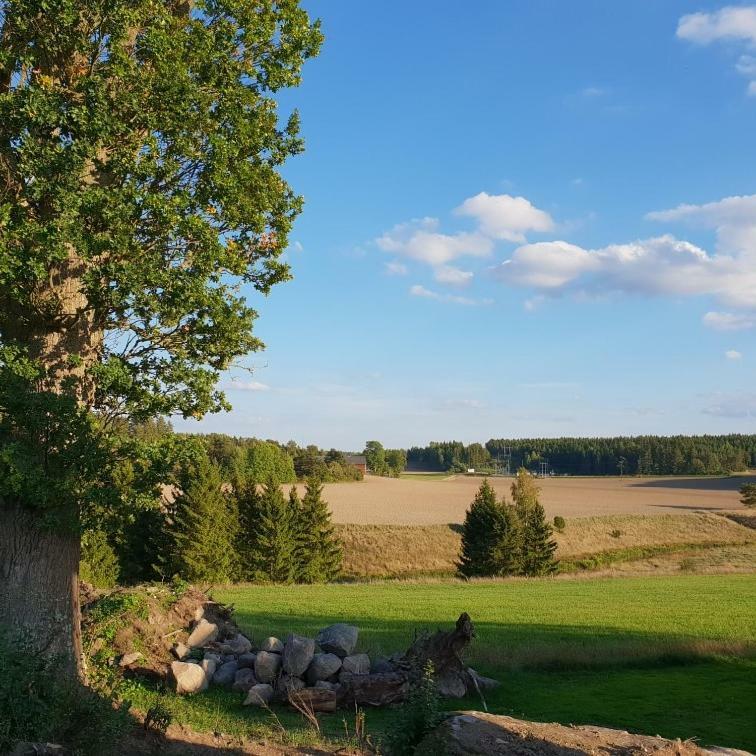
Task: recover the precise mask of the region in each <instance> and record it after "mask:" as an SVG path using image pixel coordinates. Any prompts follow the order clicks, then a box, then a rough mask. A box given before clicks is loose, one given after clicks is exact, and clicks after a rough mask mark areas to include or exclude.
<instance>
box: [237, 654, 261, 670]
mask: <svg viewBox="0 0 756 756" xmlns="http://www.w3.org/2000/svg"><path fill="white" fill-rule="evenodd" d="M256 655H257V654H253V653H248V654H240V655H239V658H238V659H237V662H238V664H239V669H254V668H255V656H256Z"/></svg>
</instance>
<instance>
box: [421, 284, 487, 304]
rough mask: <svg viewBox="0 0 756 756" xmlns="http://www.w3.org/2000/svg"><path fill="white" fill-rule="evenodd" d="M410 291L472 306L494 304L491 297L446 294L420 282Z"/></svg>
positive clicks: (439, 300)
mask: <svg viewBox="0 0 756 756" xmlns="http://www.w3.org/2000/svg"><path fill="white" fill-rule="evenodd" d="M409 293H410V294H411V295H412V296H413V297H421V298H423V299H435V300H436V301H437V302H450V303H452V304H460V305H468V306H470V307H474V306H476V305H488V304H492V301H491V300H490V299H471V298H470V297H458V296H455V295H453V294H444V293H441V292H438V291H433V290H431V289H427V288H426V287H425V286H422V285H420V284H415V285H414V286H410V290H409Z"/></svg>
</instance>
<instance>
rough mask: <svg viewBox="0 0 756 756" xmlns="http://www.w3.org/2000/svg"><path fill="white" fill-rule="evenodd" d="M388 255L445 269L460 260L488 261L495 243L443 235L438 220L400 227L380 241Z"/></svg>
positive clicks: (481, 238)
mask: <svg viewBox="0 0 756 756" xmlns="http://www.w3.org/2000/svg"><path fill="white" fill-rule="evenodd" d="M376 244H377V245H378V247H379V249H382V250H383V251H384V252H391V253H393V254H397V255H402V256H404V257H409V258H411V259H413V260H418V261H419V262H424V263H427V264H429V265H434V266H435V265H445V264H447V263H450V262H451V261H452V260H456V259H457V258H460V257H485V256H486V255H489V254H490V253H491V250H492V249H493V243H492V242H491V240H490V239H489V238H487V237H486V236H484V235H483V234H480V233H477V232H467V231H462V232H460V233H457V234H443V233H440V232H439V231H438V220H437V219H436V218H421V219H419V220H413V221H410V222H409V223H400V224H399V225H397V226H394V227H393V228H392V229H391V230H390V231H387V232H386V233H385V234H383V235H382V236H380V237H379V238H378V239H376Z"/></svg>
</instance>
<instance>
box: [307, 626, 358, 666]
mask: <svg viewBox="0 0 756 756" xmlns="http://www.w3.org/2000/svg"><path fill="white" fill-rule="evenodd" d="M359 633H360V631H359V628H357V627H355V626H354V625H347V624H345V623H343V622H337V623H336V624H335V625H329V626H328V627H325V628H323V629H322V630H321V631H320V632H319V633H318V635H317V638H316V640H317V642H318V645H319V646H320V648H321V649H322V650H323V651H325V652H326V653H327V654H336V656H339V657H341V658H342V659H343V658H344V657H345V656H349V654H351V653H352V652H353V651H354V649H355V648H357V636H358V635H359Z"/></svg>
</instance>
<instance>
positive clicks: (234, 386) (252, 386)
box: [222, 379, 270, 391]
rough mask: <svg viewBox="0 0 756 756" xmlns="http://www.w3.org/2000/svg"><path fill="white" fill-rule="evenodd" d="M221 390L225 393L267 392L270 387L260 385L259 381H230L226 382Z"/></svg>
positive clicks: (263, 384) (265, 384)
mask: <svg viewBox="0 0 756 756" xmlns="http://www.w3.org/2000/svg"><path fill="white" fill-rule="evenodd" d="M222 388H223V389H225V390H226V391H269V390H270V386H268V384H267V383H260V381H238V380H235V379H234V380H230V381H226V382H225V383H224V384H223V385H222Z"/></svg>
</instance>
